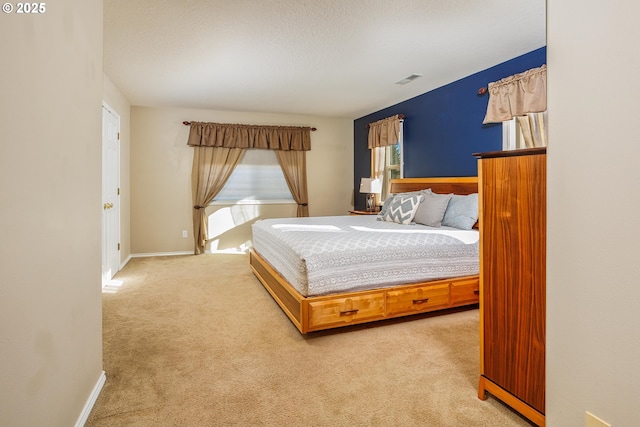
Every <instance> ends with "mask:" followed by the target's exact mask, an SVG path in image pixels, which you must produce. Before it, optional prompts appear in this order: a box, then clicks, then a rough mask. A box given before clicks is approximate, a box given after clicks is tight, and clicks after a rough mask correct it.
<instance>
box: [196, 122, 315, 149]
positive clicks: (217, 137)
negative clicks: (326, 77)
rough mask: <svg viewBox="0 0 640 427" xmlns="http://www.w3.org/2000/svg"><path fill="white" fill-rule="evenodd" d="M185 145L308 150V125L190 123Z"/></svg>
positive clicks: (309, 146)
mask: <svg viewBox="0 0 640 427" xmlns="http://www.w3.org/2000/svg"><path fill="white" fill-rule="evenodd" d="M187 145H189V146H192V147H227V148H265V149H270V150H285V151H287V150H295V151H308V150H311V128H310V127H297V126H255V125H238V124H225V123H204V122H191V128H190V130H189V141H188V142H187Z"/></svg>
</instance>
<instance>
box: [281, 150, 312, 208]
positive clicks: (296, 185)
mask: <svg viewBox="0 0 640 427" xmlns="http://www.w3.org/2000/svg"><path fill="white" fill-rule="evenodd" d="M276 156H277V157H278V162H279V163H280V167H281V168H282V173H283V174H284V179H285V180H286V181H287V185H288V186H289V190H290V191H291V195H292V196H293V199H294V200H295V201H296V203H297V204H298V211H297V216H299V217H304V216H309V195H308V193H307V153H305V152H304V151H291V150H289V151H282V150H276Z"/></svg>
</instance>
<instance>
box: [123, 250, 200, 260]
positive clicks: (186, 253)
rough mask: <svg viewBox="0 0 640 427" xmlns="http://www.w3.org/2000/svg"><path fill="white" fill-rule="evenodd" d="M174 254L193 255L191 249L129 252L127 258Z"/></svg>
mask: <svg viewBox="0 0 640 427" xmlns="http://www.w3.org/2000/svg"><path fill="white" fill-rule="evenodd" d="M175 255H193V251H182V252H154V253H142V254H131V255H129V258H143V257H151V256H175Z"/></svg>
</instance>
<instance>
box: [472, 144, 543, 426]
mask: <svg viewBox="0 0 640 427" xmlns="http://www.w3.org/2000/svg"><path fill="white" fill-rule="evenodd" d="M474 156H476V157H477V158H478V181H479V182H478V193H479V227H480V385H479V388H478V397H479V398H480V399H482V400H485V399H487V394H491V395H493V396H495V397H497V398H498V399H500V400H501V401H502V402H504V403H505V404H507V405H509V406H511V407H512V408H513V409H515V410H516V411H518V412H519V413H521V414H522V415H523V416H525V417H526V418H528V419H530V420H531V421H532V422H534V423H535V424H536V425H539V426H543V425H544V423H545V419H544V413H545V294H546V285H545V277H546V211H547V204H546V199H547V194H546V181H547V174H546V148H531V149H522V150H511V151H499V152H490V153H478V154H474Z"/></svg>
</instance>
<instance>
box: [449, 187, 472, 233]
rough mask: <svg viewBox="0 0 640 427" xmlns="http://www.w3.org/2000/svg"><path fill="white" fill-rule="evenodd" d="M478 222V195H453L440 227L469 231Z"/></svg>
mask: <svg viewBox="0 0 640 427" xmlns="http://www.w3.org/2000/svg"><path fill="white" fill-rule="evenodd" d="M476 221H478V193H473V194H469V195H467V196H461V195H458V194H454V195H453V197H451V200H449V205H448V206H447V210H446V211H445V213H444V218H442V225H446V226H447V227H454V228H459V229H461V230H471V229H472V228H473V225H474V224H475V223H476Z"/></svg>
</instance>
